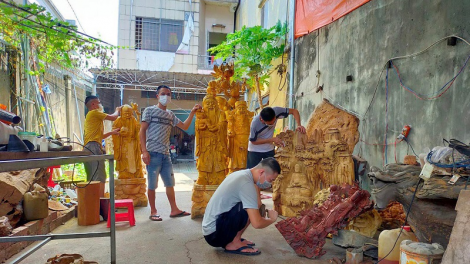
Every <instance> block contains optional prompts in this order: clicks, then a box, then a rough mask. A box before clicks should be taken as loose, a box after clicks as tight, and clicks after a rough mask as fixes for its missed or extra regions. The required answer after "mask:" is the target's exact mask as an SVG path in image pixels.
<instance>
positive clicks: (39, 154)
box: [0, 151, 91, 160]
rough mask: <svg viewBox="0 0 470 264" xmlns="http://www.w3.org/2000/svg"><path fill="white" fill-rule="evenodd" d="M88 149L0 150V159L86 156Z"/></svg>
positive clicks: (88, 153)
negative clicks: (45, 150) (46, 150)
mask: <svg viewBox="0 0 470 264" xmlns="http://www.w3.org/2000/svg"><path fill="white" fill-rule="evenodd" d="M90 154H91V153H90V152H88V151H48V152H39V151H37V152H7V151H1V152H0V160H22V159H42V158H58V157H75V156H87V155H90Z"/></svg>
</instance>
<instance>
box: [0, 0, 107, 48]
mask: <svg viewBox="0 0 470 264" xmlns="http://www.w3.org/2000/svg"><path fill="white" fill-rule="evenodd" d="M0 2H1V3H4V4H7V5H9V6H11V7H13V8H16V9H18V10H21V11H24V12H26V13H28V14H31V15H33V16H37V15H38V14H39V13H33V12H31V11H29V10H27V9H25V8H22V7H20V6H17V5H15V4H13V3H10V2H7V1H5V0H0ZM16 15H17V16H19V17H20V18H22V19H25V20H28V21H31V22H33V23H36V24H38V25H40V26H41V27H42V28H45V29H46V28H47V29H52V30H54V31H56V32H58V33H61V34H64V35H68V36H70V35H69V34H67V33H65V32H62V31H59V30H57V29H54V28H50V27H47V26H45V25H43V24H42V23H39V22H37V21H35V20H31V19H29V17H23V16H20V15H19V14H16ZM77 20H78V18H77ZM12 21H14V20H12ZM39 21H40V20H39ZM18 23H19V22H18ZM20 24H21V25H23V26H26V25H24V24H22V23H20ZM57 26H60V27H62V28H66V29H69V30H71V31H74V32H76V33H77V34H80V35H83V36H86V37H88V38H90V39H93V40H96V41H99V42H101V43H103V44H106V45H109V46H114V45H113V44H110V43H108V42H106V41H103V40H101V39H98V38H95V37H92V36H90V35H88V34H86V33H83V32H80V31H78V30H75V29H73V28H72V27H70V26H66V25H63V24H61V23H58V24H57ZM41 32H42V31H41ZM77 39H80V40H83V41H86V42H90V43H92V44H96V43H94V42H92V41H89V40H86V39H83V38H77Z"/></svg>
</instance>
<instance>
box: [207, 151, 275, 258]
mask: <svg viewBox="0 0 470 264" xmlns="http://www.w3.org/2000/svg"><path fill="white" fill-rule="evenodd" d="M280 173H281V167H280V166H279V163H278V162H277V161H276V160H275V159H274V158H267V159H263V160H262V161H261V162H260V163H259V164H258V165H256V166H255V167H254V168H252V169H246V170H240V171H236V172H233V173H231V174H229V175H228V176H227V177H226V178H225V180H224V181H223V182H222V183H221V184H220V185H219V187H218V188H217V190H216V191H215V192H214V195H213V196H212V197H211V199H210V200H209V203H208V204H207V207H206V211H205V213H204V219H203V220H202V233H203V235H204V238H205V239H206V241H207V243H208V244H209V245H211V246H213V247H222V248H224V249H225V252H227V253H233V254H241V255H259V254H260V253H261V252H260V251H259V250H258V249H257V248H254V246H255V243H253V242H251V241H249V240H246V239H244V238H242V234H243V232H245V230H246V228H247V227H248V226H249V225H250V224H251V225H252V226H253V227H254V228H256V229H261V228H265V227H267V226H269V225H271V224H272V223H274V222H275V221H276V219H277V216H278V213H277V212H276V211H274V210H268V218H265V216H264V215H261V214H260V210H259V209H258V208H259V207H260V206H261V200H260V199H259V195H258V193H259V188H261V189H266V188H269V187H271V183H272V182H273V181H274V180H275V179H276V177H277V176H278V175H279V174H280Z"/></svg>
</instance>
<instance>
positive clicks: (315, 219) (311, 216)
mask: <svg viewBox="0 0 470 264" xmlns="http://www.w3.org/2000/svg"><path fill="white" fill-rule="evenodd" d="M330 192H331V193H330V196H329V197H328V200H326V201H325V202H324V203H323V204H322V205H321V206H318V205H314V206H313V207H312V208H311V209H309V210H305V211H302V212H301V213H300V216H299V217H291V218H288V219H286V220H282V221H280V222H278V223H277V224H276V228H277V229H278V230H279V232H281V234H282V236H283V237H284V238H285V239H286V241H287V243H289V245H290V246H291V247H292V248H293V249H294V250H295V252H296V253H297V254H298V255H300V256H304V257H307V258H318V257H320V256H322V255H323V254H325V251H323V250H322V248H323V245H324V244H325V238H326V236H327V235H328V233H332V234H336V232H337V230H339V229H341V228H344V227H345V226H346V225H347V224H348V220H350V219H352V218H355V217H357V216H358V215H360V214H361V213H363V212H365V211H367V210H370V209H372V205H373V204H372V202H371V201H370V200H369V198H370V194H369V193H368V192H367V191H365V190H361V189H359V187H358V186H357V185H354V186H351V185H347V184H343V185H342V186H337V185H332V186H331V187H330Z"/></svg>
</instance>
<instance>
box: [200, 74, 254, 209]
mask: <svg viewBox="0 0 470 264" xmlns="http://www.w3.org/2000/svg"><path fill="white" fill-rule="evenodd" d="M214 72H215V73H213V74H212V75H213V76H214V77H215V78H216V80H214V81H210V82H209V86H208V88H207V95H206V96H205V97H204V99H203V103H202V109H201V110H198V111H197V112H196V156H197V157H198V159H197V161H196V168H197V170H198V173H199V175H198V179H197V181H196V183H195V184H194V188H193V195H192V202H193V205H192V208H191V218H196V217H199V216H203V215H204V211H205V208H206V205H207V203H208V202H209V199H210V198H211V197H212V194H213V193H214V191H215V190H216V189H217V187H218V186H219V184H220V183H221V182H222V181H223V180H224V179H225V176H226V175H227V173H231V172H234V171H237V170H241V169H245V168H246V157H247V152H248V137H249V135H250V124H251V120H252V118H253V113H252V112H250V111H248V107H247V104H246V102H245V101H239V99H240V93H241V92H244V91H245V89H246V87H245V85H244V84H240V83H235V82H231V81H230V78H231V77H232V76H233V73H234V70H233V65H222V66H220V67H218V66H215V67H214ZM222 94H223V95H225V96H223V95H222ZM226 97H228V98H229V99H228V100H227V99H226Z"/></svg>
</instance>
